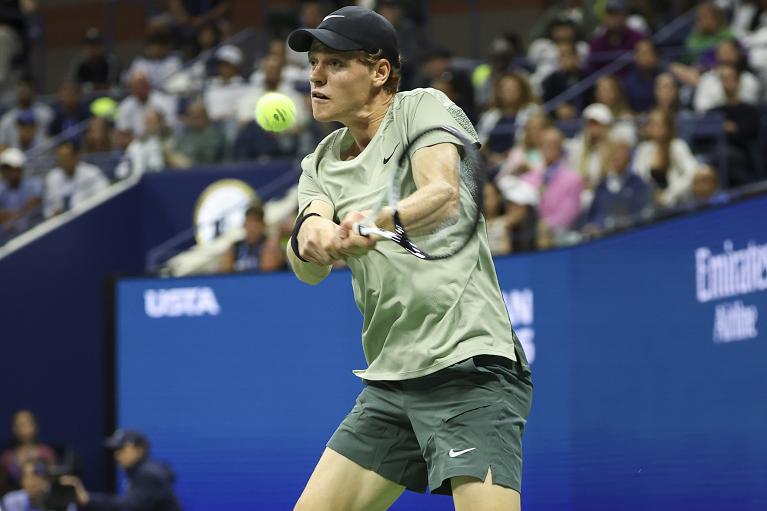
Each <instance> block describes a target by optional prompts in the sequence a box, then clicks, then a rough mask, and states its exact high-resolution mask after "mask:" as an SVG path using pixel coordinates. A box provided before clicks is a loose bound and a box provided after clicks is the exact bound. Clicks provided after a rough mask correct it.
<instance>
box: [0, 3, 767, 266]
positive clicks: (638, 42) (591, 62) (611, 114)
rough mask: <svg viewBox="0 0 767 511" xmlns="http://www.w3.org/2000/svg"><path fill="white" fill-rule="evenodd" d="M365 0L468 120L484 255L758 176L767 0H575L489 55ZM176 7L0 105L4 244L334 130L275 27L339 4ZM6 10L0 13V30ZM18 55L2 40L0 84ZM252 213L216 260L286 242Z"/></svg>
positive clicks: (100, 41)
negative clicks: (260, 13) (278, 14)
mask: <svg viewBox="0 0 767 511" xmlns="http://www.w3.org/2000/svg"><path fill="white" fill-rule="evenodd" d="M192 3H193V4H195V5H198V3H195V2H192ZM347 3H348V2H347ZM363 3H364V4H365V5H372V6H374V7H375V8H376V9H378V11H379V12H380V13H381V14H382V15H384V16H385V17H386V18H388V19H389V20H390V21H391V22H392V24H393V25H394V26H395V28H396V29H397V31H398V36H399V40H400V45H401V52H402V54H403V79H402V89H412V88H416V87H434V88H436V89H439V90H441V91H443V92H444V93H445V94H446V95H447V96H448V97H450V98H451V99H452V100H453V101H454V102H455V103H456V104H457V105H458V106H460V107H461V108H463V110H464V111H465V112H466V113H467V114H468V116H469V117H470V118H471V119H472V121H474V123H475V125H476V126H477V131H478V133H479V136H480V140H481V142H482V146H483V147H482V153H483V156H484V158H485V160H486V163H487V170H488V175H489V177H490V179H489V182H488V185H487V188H486V191H485V210H486V211H485V216H486V219H487V224H488V232H489V234H490V238H491V242H492V246H493V251H494V252H495V253H496V254H504V253H509V252H513V251H520V250H531V249H536V248H545V247H549V246H552V245H557V244H562V243H570V242H575V241H578V240H581V239H583V238H584V237H594V236H599V235H601V234H602V233H604V232H606V231H611V230H614V229H620V228H624V227H626V226H629V225H633V224H635V223H637V222H641V221H647V220H649V219H652V218H654V217H656V216H657V215H658V214H665V213H667V212H673V211H679V210H685V209H690V208H694V207H697V206H698V205H700V204H707V203H711V202H716V201H721V200H725V197H726V191H727V190H729V189H732V188H735V187H739V186H742V185H747V184H749V183H752V182H755V181H758V180H760V179H764V178H765V177H767V175H766V174H765V152H764V151H765V150H764V147H765V144H764V140H765V133H766V132H765V130H766V129H767V108H766V107H765V91H767V2H765V1H764V0H756V1H739V2H735V1H728V0H723V1H717V2H702V3H698V4H695V5H694V15H693V17H692V18H690V22H689V23H686V24H685V23H680V24H678V27H677V28H676V29H675V30H673V31H671V32H669V31H666V32H668V33H663V30H662V29H663V27H665V26H667V25H668V23H669V22H670V21H672V19H671V16H670V15H664V14H663V10H662V9H657V8H649V7H648V2H645V1H633V2H632V1H628V0H606V1H605V2H597V3H595V4H594V5H595V9H596V10H595V11H593V12H592V11H591V10H587V9H585V8H584V6H583V5H582V3H581V2H579V1H577V0H570V1H568V2H564V3H562V5H561V6H559V7H554V8H551V9H549V10H548V11H547V12H546V13H545V14H544V15H543V16H542V17H541V19H542V20H543V21H542V23H541V27H540V30H537V29H533V30H531V31H530V33H527V34H522V35H518V34H514V33H511V32H508V33H506V32H504V33H500V34H497V35H496V36H495V37H493V38H492V41H491V42H490V45H489V47H488V48H487V49H486V52H485V53H486V58H485V59H484V60H472V59H469V58H467V56H466V55H456V54H454V53H453V52H451V51H450V50H449V49H448V48H447V47H446V46H444V45H442V44H440V43H439V42H438V41H437V40H433V39H431V38H430V37H429V36H428V35H427V34H428V33H429V31H428V29H427V24H428V15H427V13H426V10H425V9H423V8H421V4H422V2H412V1H411V2H409V1H405V0H379V1H372V2H371V1H367V2H363ZM187 4H189V2H182V1H180V0H179V1H171V2H168V9H167V10H166V11H163V12H160V13H157V14H155V15H154V16H153V17H152V18H151V19H149V20H148V22H147V36H146V40H145V45H144V49H143V52H142V54H141V55H138V56H136V58H135V59H134V60H133V61H132V62H130V63H128V65H126V66H124V67H122V66H121V65H120V63H119V62H118V61H117V59H116V57H115V56H114V55H113V54H111V53H110V51H109V45H108V44H107V41H106V40H105V38H104V37H103V35H102V34H101V33H100V31H99V29H98V28H92V29H90V30H88V31H87V33H86V34H84V38H83V42H82V55H81V56H80V57H79V58H78V59H77V60H76V61H75V62H73V63H72V66H71V72H70V75H69V76H68V77H65V79H63V80H62V81H61V84H60V87H59V90H58V92H57V94H56V96H55V98H53V99H52V100H51V101H48V102H45V101H41V100H39V99H37V97H36V91H37V86H36V84H35V81H34V80H33V77H31V76H29V75H26V74H24V73H22V74H21V76H20V78H19V79H18V81H17V82H16V83H15V84H14V85H13V87H14V91H15V94H14V99H13V101H12V104H8V105H6V106H7V109H6V110H5V112H4V113H3V115H2V118H1V119H0V151H2V152H0V165H1V166H2V185H0V243H2V240H3V239H8V238H10V237H12V236H14V235H16V234H18V233H20V232H22V231H24V230H25V229H28V228H29V227H30V226H31V225H34V224H35V223H36V222H38V221H40V220H41V219H44V218H49V217H52V216H55V215H57V214H59V213H61V212H63V211H67V210H68V209H70V208H72V207H74V206H76V205H77V204H79V203H82V202H84V201H87V200H88V199H89V198H90V197H93V196H97V195H100V194H102V193H103V191H104V190H106V189H108V187H109V186H110V183H114V182H116V181H119V180H122V179H126V178H129V177H130V176H139V175H141V174H143V173H147V172H158V171H163V170H166V169H185V168H190V167H194V166H198V165H217V164H222V163H224V162H231V161H255V162H258V161H263V160H265V159H269V158H300V157H301V156H303V155H304V154H306V153H308V152H311V151H312V150H313V148H314V146H315V145H316V143H317V142H318V141H319V140H321V139H322V137H324V136H325V135H326V134H327V133H329V132H330V131H331V130H333V129H335V128H336V127H337V126H336V125H334V124H332V123H329V124H321V123H317V122H316V121H314V120H313V119H312V116H311V108H310V103H309V97H308V82H307V76H308V70H307V65H308V63H307V59H306V56H305V55H303V54H297V53H295V52H293V51H292V50H290V49H288V48H286V45H285V39H286V35H287V32H288V31H289V30H290V29H292V28H295V27H298V26H306V27H316V26H317V25H318V24H319V23H320V22H321V20H322V18H323V17H324V16H326V15H327V14H328V13H330V12H331V11H332V10H334V9H335V8H337V7H338V6H339V5H340V4H343V2H324V1H307V2H303V3H302V4H301V6H300V9H299V10H298V11H297V12H296V18H295V20H294V22H293V23H292V25H291V26H286V27H282V29H275V30H274V31H273V33H271V34H267V35H264V37H261V38H260V39H261V40H262V41H263V43H262V44H260V45H259V46H258V47H255V48H254V47H252V45H251V44H250V43H247V42H238V41H237V38H236V37H235V38H234V39H228V40H227V37H228V35H229V32H230V30H231V29H230V25H229V22H228V16H229V11H228V7H227V6H228V4H227V2H226V1H225V0H222V1H218V2H206V3H205V4H206V7H205V8H200V9H199V10H197V11H193V10H190V9H188V8H187V7H186V6H187ZM589 5H592V4H591V3H589ZM27 7H29V6H27ZM22 15H23V13H22ZM8 27H10V25H9V24H8V22H4V21H3V19H2V17H1V16H0V38H2V37H7V34H6V32H8V31H9V30H10V31H11V32H13V30H14V29H13V28H12V27H11V28H8ZM3 34H6V35H3ZM669 34H670V36H669ZM16 39H19V40H23V35H17V36H16ZM8 48H11V47H10V46H9V47H8ZM6 53H8V52H6ZM11 53H12V52H11ZM4 59H5V60H4ZM12 65H13V59H9V58H5V57H3V55H2V54H0V84H2V83H4V82H3V77H4V76H7V75H8V73H7V72H6V73H5V74H3V73H4V72H3V66H6V67H12ZM595 73H597V74H596V75H595ZM268 91H279V92H282V93H284V94H286V95H288V96H290V97H292V98H293V99H294V101H295V103H296V105H297V123H296V125H295V127H294V128H293V129H292V130H290V131H288V132H285V133H280V134H274V133H268V132H265V131H263V130H262V129H261V128H260V127H259V126H258V125H257V124H256V123H255V122H254V114H253V112H254V108H255V104H256V102H257V101H258V99H259V98H260V97H261V96H262V95H263V94H264V93H265V92H268ZM259 215H260V217H261V218H260V219H259V218H258V217H259ZM247 218H248V219H249V220H247V219H246V231H248V228H247V226H248V225H250V227H249V229H250V231H251V232H252V233H256V234H250V235H249V238H247V239H245V240H244V241H243V242H240V244H239V245H237V246H236V247H232V248H231V250H230V251H229V253H227V254H226V255H225V257H224V260H223V261H222V264H221V266H222V269H224V270H225V271H233V270H237V269H250V270H253V269H261V270H267V269H279V268H282V267H284V254H283V259H282V260H279V261H277V260H276V259H275V257H276V256H277V252H276V251H275V250H276V249H275V247H279V246H280V245H279V243H277V242H276V241H275V239H276V238H278V237H279V236H282V235H284V233H282V231H281V230H280V229H279V228H266V227H264V229H261V228H260V227H258V228H256V227H254V225H255V224H257V223H258V222H262V223H263V211H259V208H256V210H249V213H248V215H247ZM249 222H250V223H249ZM272 227H274V226H272ZM259 229H261V230H263V232H261V233H260V234H258V233H257V232H256V231H259ZM269 233H274V234H269ZM273 238H274V239H273ZM282 246H284V244H283V245H282ZM263 251H267V252H269V253H266V252H263ZM262 254H263V255H262ZM264 261H267V263H265V264H264V265H263V266H262V263H263V262H264Z"/></svg>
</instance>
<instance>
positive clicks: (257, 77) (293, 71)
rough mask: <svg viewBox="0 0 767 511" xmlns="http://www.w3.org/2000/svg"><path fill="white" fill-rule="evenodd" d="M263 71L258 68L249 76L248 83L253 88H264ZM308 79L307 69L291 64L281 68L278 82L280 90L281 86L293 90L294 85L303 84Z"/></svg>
mask: <svg viewBox="0 0 767 511" xmlns="http://www.w3.org/2000/svg"><path fill="white" fill-rule="evenodd" d="M264 75H265V73H264V70H263V69H261V68H259V69H256V70H255V71H253V74H251V75H250V83H251V85H254V86H255V87H263V86H264ZM308 79H309V68H308V67H298V66H295V65H293V64H286V65H285V66H284V67H283V68H282V79H281V80H280V88H282V87H283V86H286V87H290V88H293V87H295V85H296V84H301V85H303V84H305V83H306V81H307V80H308Z"/></svg>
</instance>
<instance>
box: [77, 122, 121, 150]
mask: <svg viewBox="0 0 767 511" xmlns="http://www.w3.org/2000/svg"><path fill="white" fill-rule="evenodd" d="M113 128H114V124H113V123H112V121H111V120H110V119H109V118H108V117H91V119H90V120H89V121H88V127H87V128H86V129H85V135H84V137H83V153H84V154H93V153H106V152H109V151H111V150H112V149H113V147H112V131H113Z"/></svg>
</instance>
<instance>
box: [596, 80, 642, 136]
mask: <svg viewBox="0 0 767 511" xmlns="http://www.w3.org/2000/svg"><path fill="white" fill-rule="evenodd" d="M594 100H595V101H596V102H597V103H600V104H603V105H605V106H606V107H607V108H609V109H610V113H611V114H612V116H613V127H612V131H621V132H622V133H623V134H624V135H625V136H626V137H629V138H631V139H633V140H636V126H635V124H634V112H633V111H632V110H631V107H630V106H629V104H628V101H627V100H626V95H625V94H624V93H623V87H622V86H621V82H620V81H619V80H618V78H616V77H615V76H603V77H601V78H600V79H599V80H597V85H596V88H595V89H594Z"/></svg>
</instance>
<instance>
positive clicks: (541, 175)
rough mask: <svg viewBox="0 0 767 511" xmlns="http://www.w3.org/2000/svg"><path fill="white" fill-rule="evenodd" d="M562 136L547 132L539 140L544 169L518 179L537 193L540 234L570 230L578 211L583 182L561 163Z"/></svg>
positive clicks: (562, 160) (574, 172)
mask: <svg viewBox="0 0 767 511" xmlns="http://www.w3.org/2000/svg"><path fill="white" fill-rule="evenodd" d="M563 144H564V135H562V132H560V131H559V130H558V129H556V128H547V129H546V130H545V131H544V132H543V135H542V139H541V153H542V155H543V165H544V168H543V169H541V170H536V171H531V172H528V173H526V174H525V175H524V176H522V177H521V181H522V182H526V183H529V184H531V185H533V186H534V187H535V189H536V190H538V193H539V194H540V204H539V205H538V216H539V224H540V225H542V228H543V230H545V231H551V232H554V233H559V232H562V231H566V230H568V229H570V228H571V227H573V225H574V224H575V220H576V219H577V218H578V214H579V213H580V210H581V191H582V190H583V181H582V180H581V177H580V175H579V174H578V173H577V172H576V171H574V170H572V169H571V168H570V167H569V166H568V165H567V162H566V161H565V159H564V157H563V156H564V147H563Z"/></svg>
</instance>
